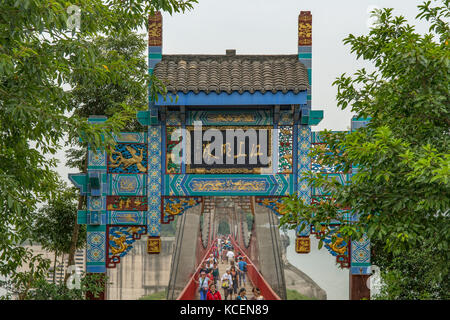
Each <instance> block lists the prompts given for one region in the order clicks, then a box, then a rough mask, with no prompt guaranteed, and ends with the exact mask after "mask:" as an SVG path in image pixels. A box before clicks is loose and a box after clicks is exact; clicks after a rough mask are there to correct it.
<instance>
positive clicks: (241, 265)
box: [237, 257, 248, 287]
mask: <svg viewBox="0 0 450 320" xmlns="http://www.w3.org/2000/svg"><path fill="white" fill-rule="evenodd" d="M237 265H238V269H239V286H240V287H241V286H242V283H244V287H245V285H246V284H247V279H246V276H247V268H248V265H247V262H245V261H244V259H242V257H239V262H238V264H237Z"/></svg>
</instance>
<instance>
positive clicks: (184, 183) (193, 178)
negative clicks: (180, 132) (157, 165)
mask: <svg viewBox="0 0 450 320" xmlns="http://www.w3.org/2000/svg"><path fill="white" fill-rule="evenodd" d="M164 179H165V186H166V188H165V190H164V195H170V196H244V195H245V196H252V195H255V196H271V195H273V196H280V195H282V196H285V195H289V194H292V193H293V192H294V175H292V174H274V175H256V174H255V175H245V174H233V175H227V174H217V175H216V174H206V175H200V174H186V175H185V174H179V175H165V177H164ZM233 180H234V181H236V180H237V181H242V182H247V183H248V182H250V183H256V182H260V183H264V190H242V191H241V190H221V191H193V190H192V189H191V187H190V186H191V185H192V184H193V183H194V185H195V183H198V182H202V181H203V182H211V183H213V184H217V183H220V184H221V185H222V186H223V187H225V188H226V187H227V186H228V185H229V181H233Z"/></svg>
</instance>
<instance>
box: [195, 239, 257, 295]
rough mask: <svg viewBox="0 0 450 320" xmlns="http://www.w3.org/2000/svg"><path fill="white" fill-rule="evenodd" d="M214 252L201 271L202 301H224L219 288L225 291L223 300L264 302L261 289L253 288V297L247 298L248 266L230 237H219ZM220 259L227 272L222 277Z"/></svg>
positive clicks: (200, 290)
mask: <svg viewBox="0 0 450 320" xmlns="http://www.w3.org/2000/svg"><path fill="white" fill-rule="evenodd" d="M212 252H213V253H211V254H210V256H209V257H208V258H207V259H206V260H205V261H203V263H202V265H201V267H200V270H199V272H200V277H199V280H198V284H199V293H200V300H222V295H221V293H220V290H218V287H219V286H220V288H222V291H223V300H233V296H235V297H236V298H235V300H264V297H263V296H262V295H261V290H260V289H259V288H253V289H252V293H253V297H252V298H250V299H248V298H247V292H246V289H245V286H246V284H247V279H248V277H247V270H248V264H247V262H246V261H245V259H244V257H243V256H242V255H241V253H240V252H237V253H235V249H234V247H233V245H232V243H231V241H230V236H221V237H219V238H218V239H217V243H216V244H214V246H213V248H212ZM219 259H220V261H221V263H222V264H225V265H226V270H225V272H224V273H223V274H222V276H221V277H220V271H219ZM219 277H220V278H219ZM238 288H240V289H239V290H238Z"/></svg>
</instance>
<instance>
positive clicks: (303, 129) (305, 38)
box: [295, 11, 312, 253]
mask: <svg viewBox="0 0 450 320" xmlns="http://www.w3.org/2000/svg"><path fill="white" fill-rule="evenodd" d="M298 59H299V60H300V62H301V63H302V64H303V65H305V67H306V69H307V70H308V82H309V85H310V87H311V83H312V81H311V75H312V64H311V59H312V15H311V12H310V11H301V12H300V15H299V16H298ZM311 103H312V101H311V89H309V90H308V96H307V104H306V105H300V109H301V118H300V123H299V124H295V125H296V126H297V128H296V131H297V194H298V196H299V198H300V199H302V200H303V201H304V202H305V203H306V204H310V203H311V188H310V187H309V186H308V183H307V181H306V180H304V179H303V178H302V174H303V173H304V172H307V171H309V170H311V158H310V157H309V156H308V153H309V149H310V148H311V137H312V133H311V127H310V125H309V115H310V110H311ZM302 225H303V223H302V224H300V226H299V227H298V229H297V241H296V251H297V252H298V253H309V252H310V239H309V236H310V227H309V225H307V226H306V227H305V228H304V229H303V230H302V231H300V227H301V226H302Z"/></svg>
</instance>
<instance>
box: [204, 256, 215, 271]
mask: <svg viewBox="0 0 450 320" xmlns="http://www.w3.org/2000/svg"><path fill="white" fill-rule="evenodd" d="M214 263H217V260H216V259H215V258H214V255H213V254H211V255H210V256H209V259H208V260H207V265H206V266H207V268H209V269H212V268H214Z"/></svg>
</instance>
